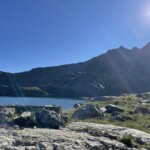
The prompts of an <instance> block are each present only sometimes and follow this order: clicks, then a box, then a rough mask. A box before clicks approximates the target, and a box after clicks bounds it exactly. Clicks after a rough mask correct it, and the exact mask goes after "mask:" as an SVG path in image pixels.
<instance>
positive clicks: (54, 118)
mask: <svg viewBox="0 0 150 150" xmlns="http://www.w3.org/2000/svg"><path fill="white" fill-rule="evenodd" d="M36 118H37V121H38V126H40V127H45V128H54V129H58V128H59V127H60V126H64V125H65V121H64V120H63V118H62V117H61V115H59V114H57V113H56V112H55V111H48V110H45V109H43V110H41V111H39V112H37V113H36Z"/></svg>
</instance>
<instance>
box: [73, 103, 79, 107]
mask: <svg viewBox="0 0 150 150" xmlns="http://www.w3.org/2000/svg"><path fill="white" fill-rule="evenodd" d="M80 106H81V105H80V104H79V103H76V104H74V106H73V107H74V108H78V107H80Z"/></svg>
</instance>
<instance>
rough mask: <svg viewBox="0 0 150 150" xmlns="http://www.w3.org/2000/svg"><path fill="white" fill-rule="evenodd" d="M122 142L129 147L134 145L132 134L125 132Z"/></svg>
mask: <svg viewBox="0 0 150 150" xmlns="http://www.w3.org/2000/svg"><path fill="white" fill-rule="evenodd" d="M120 142H122V143H124V144H125V145H127V146H128V147H133V138H132V136H131V135H128V134H125V135H124V136H123V137H122V138H121V139H120Z"/></svg>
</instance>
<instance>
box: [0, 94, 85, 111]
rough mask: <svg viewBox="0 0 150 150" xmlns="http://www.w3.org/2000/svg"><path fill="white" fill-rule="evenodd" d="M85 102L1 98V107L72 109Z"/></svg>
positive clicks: (56, 99)
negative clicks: (45, 106) (49, 106)
mask: <svg viewBox="0 0 150 150" xmlns="http://www.w3.org/2000/svg"><path fill="white" fill-rule="evenodd" d="M83 102H85V101H84V100H81V99H71V98H39V97H38V98H37V97H36V98H35V97H34V98H33V97H0V105H32V106H44V105H60V106H62V108H63V109H69V108H72V107H73V106H74V104H75V103H83Z"/></svg>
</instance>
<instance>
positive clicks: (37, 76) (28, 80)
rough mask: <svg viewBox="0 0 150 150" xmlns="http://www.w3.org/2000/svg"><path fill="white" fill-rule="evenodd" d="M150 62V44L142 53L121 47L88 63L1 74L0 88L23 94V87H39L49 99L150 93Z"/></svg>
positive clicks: (142, 49) (140, 50)
mask: <svg viewBox="0 0 150 150" xmlns="http://www.w3.org/2000/svg"><path fill="white" fill-rule="evenodd" d="M149 58H150V43H148V44H146V45H145V46H144V47H143V48H141V49H139V48H133V49H127V48H125V47H123V46H120V47H119V48H116V49H112V50H108V51H107V52H106V53H104V54H101V55H99V56H97V57H94V58H92V59H90V60H87V61H85V62H79V63H73V64H66V65H60V66H52V67H39V68H34V69H31V70H30V71H25V72H20V73H6V72H2V71H1V72H0V85H5V86H8V87H10V88H12V89H13V87H15V88H16V89H19V90H20V89H21V87H38V88H40V89H41V90H42V91H43V93H47V94H46V95H45V96H60V97H68V96H69V97H81V96H101V95H120V94H123V93H140V92H148V91H150V85H148V82H149V81H150V68H149V66H150V60H149ZM0 91H1V88H0ZM11 91H12V90H11ZM22 92H23V91H22ZM0 93H1V92H0ZM8 93H9V92H8ZM0 95H1V94H0ZM14 95H15V92H14ZM32 95H33V96H34V94H32ZM36 95H38V94H36ZM6 96H9V94H7V95H6ZM16 96H20V95H16ZM25 96H26V94H25ZM27 96H30V95H27ZM39 96H40V95H39Z"/></svg>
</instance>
